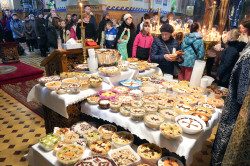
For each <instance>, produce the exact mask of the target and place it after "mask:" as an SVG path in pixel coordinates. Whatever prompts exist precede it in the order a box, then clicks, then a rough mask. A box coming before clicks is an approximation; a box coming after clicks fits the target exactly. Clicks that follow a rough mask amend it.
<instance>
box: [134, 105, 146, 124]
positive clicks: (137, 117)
mask: <svg viewBox="0 0 250 166" xmlns="http://www.w3.org/2000/svg"><path fill="white" fill-rule="evenodd" d="M130 115H131V119H132V120H134V121H142V120H143V119H144V116H145V109H144V108H132V109H131V112H130Z"/></svg>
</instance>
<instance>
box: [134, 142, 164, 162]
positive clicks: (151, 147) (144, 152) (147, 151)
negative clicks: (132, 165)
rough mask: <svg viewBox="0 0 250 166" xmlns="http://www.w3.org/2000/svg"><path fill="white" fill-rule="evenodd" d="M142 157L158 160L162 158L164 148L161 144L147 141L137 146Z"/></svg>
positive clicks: (149, 160) (151, 160)
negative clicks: (162, 148)
mask: <svg viewBox="0 0 250 166" xmlns="http://www.w3.org/2000/svg"><path fill="white" fill-rule="evenodd" d="M137 152H138V154H139V155H140V156H141V158H142V159H143V160H145V161H148V162H154V161H155V162H156V161H158V160H159V159H160V158H161V155H162V150H161V148H160V147H159V146H157V145H155V144H151V143H145V144H142V145H140V146H139V147H138V148H137Z"/></svg>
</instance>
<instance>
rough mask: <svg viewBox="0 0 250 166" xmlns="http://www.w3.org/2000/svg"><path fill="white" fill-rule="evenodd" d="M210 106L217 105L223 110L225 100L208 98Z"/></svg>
mask: <svg viewBox="0 0 250 166" xmlns="http://www.w3.org/2000/svg"><path fill="white" fill-rule="evenodd" d="M207 102H208V103H209V104H213V105H215V106H216V107H217V108H221V107H223V105H224V100H222V99H216V98H207Z"/></svg>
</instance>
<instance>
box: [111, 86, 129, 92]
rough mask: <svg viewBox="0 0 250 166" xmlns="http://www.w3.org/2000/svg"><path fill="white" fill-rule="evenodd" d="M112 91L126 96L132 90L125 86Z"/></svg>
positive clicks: (116, 87)
mask: <svg viewBox="0 0 250 166" xmlns="http://www.w3.org/2000/svg"><path fill="white" fill-rule="evenodd" d="M112 89H113V90H115V91H117V92H118V93H119V94H126V93H128V92H129V90H130V89H129V88H128V87H125V86H115V87H114V88H112Z"/></svg>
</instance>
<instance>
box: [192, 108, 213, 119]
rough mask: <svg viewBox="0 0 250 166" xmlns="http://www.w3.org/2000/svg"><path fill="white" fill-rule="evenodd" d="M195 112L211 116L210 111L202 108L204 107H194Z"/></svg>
mask: <svg viewBox="0 0 250 166" xmlns="http://www.w3.org/2000/svg"><path fill="white" fill-rule="evenodd" d="M195 113H200V114H203V115H205V116H207V117H208V118H210V117H211V116H212V111H210V110H209V109H208V108H204V107H197V108H196V109H195Z"/></svg>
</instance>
